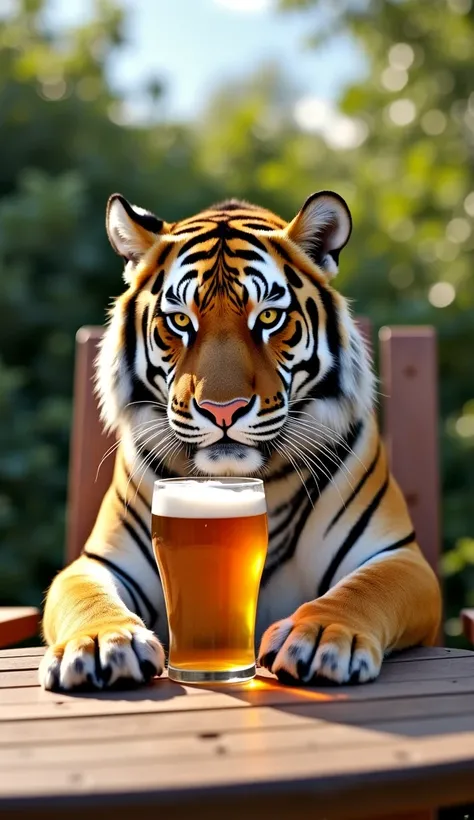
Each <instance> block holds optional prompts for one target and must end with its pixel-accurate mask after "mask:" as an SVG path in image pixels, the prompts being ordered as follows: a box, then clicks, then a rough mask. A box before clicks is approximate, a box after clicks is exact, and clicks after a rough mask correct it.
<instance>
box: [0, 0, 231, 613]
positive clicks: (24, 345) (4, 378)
mask: <svg viewBox="0 0 474 820" xmlns="http://www.w3.org/2000/svg"><path fill="white" fill-rule="evenodd" d="M14 8H15V12H14V13H13V15H12V16H10V17H8V18H4V19H2V20H0V120H1V122H2V128H1V130H0V153H1V156H2V163H1V166H0V197H1V198H0V350H1V356H0V565H1V567H2V572H1V573H0V602H1V603H3V604H9V603H11V604H15V603H23V604H35V603H36V604H37V603H39V602H40V601H41V598H42V595H43V592H44V590H45V589H46V586H47V584H48V583H49V581H50V579H51V577H52V575H53V572H54V571H55V570H56V569H57V568H58V567H59V566H60V564H61V561H62V555H63V544H64V514H65V498H66V495H65V489H66V478H67V457H68V441H69V426H70V416H71V390H72V376H73V352H74V334H75V331H76V330H77V328H79V327H80V326H81V325H82V324H87V323H101V322H102V321H103V319H104V312H105V309H106V306H107V304H108V303H109V300H110V297H111V296H113V295H114V294H117V293H118V292H120V290H121V289H122V282H121V274H120V263H119V261H118V260H117V261H115V260H114V257H113V255H112V254H111V251H110V247H109V245H108V242H107V240H106V237H105V229H104V209H105V203H106V200H107V197H108V196H109V195H110V193H112V192H113V191H115V190H123V192H124V193H125V194H126V195H127V196H128V197H130V198H131V200H132V201H139V202H140V203H141V204H143V205H145V206H147V207H150V208H152V209H155V210H157V211H158V212H159V211H162V212H163V215H164V216H165V217H166V218H168V219H173V218H174V217H177V216H178V215H182V214H183V213H191V212H192V211H193V210H194V209H195V208H199V207H201V206H202V205H204V204H205V203H207V202H208V201H209V199H213V198H215V197H220V196H221V192H220V191H214V190H212V185H210V184H209V182H208V181H206V180H205V179H204V178H203V175H202V174H201V173H200V172H199V171H198V170H196V168H195V161H194V155H195V148H194V141H193V137H192V133H191V132H190V131H189V130H188V129H185V128H182V127H174V126H165V125H162V126H159V127H158V126H157V127H149V128H139V127H133V125H130V124H129V127H124V124H127V123H129V119H130V116H131V115H132V114H133V112H130V110H129V104H128V103H127V102H125V101H124V100H122V99H121V98H120V97H119V96H118V95H117V94H115V93H114V92H113V91H112V90H111V88H110V85H109V83H108V80H107V76H106V70H105V69H106V64H107V61H108V59H109V57H110V55H111V52H112V51H113V49H114V48H116V47H118V46H119V45H120V44H121V43H122V40H123V35H122V28H123V20H122V15H121V12H120V11H119V10H118V9H117V7H116V6H114V5H112V4H109V3H107V2H97V3H96V13H95V17H94V19H93V20H92V21H91V22H90V23H88V24H87V25H85V26H83V27H81V28H76V29H74V30H71V31H62V32H56V31H55V32H53V31H50V30H47V29H46V28H45V25H44V23H43V19H44V15H43V12H44V9H45V3H44V2H43V0H21V2H17V3H16V4H15V6H14ZM149 93H152V94H153V97H154V99H155V101H156V100H157V98H158V96H159V94H160V93H161V89H160V87H159V85H158V83H157V81H155V82H154V84H153V86H152V87H150V88H149Z"/></svg>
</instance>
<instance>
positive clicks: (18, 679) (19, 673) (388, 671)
mask: <svg viewBox="0 0 474 820" xmlns="http://www.w3.org/2000/svg"><path fill="white" fill-rule="evenodd" d="M470 675H472V676H474V652H471V653H466V654H465V655H464V656H461V657H456V656H455V657H448V658H445V659H443V661H441V662H440V661H439V660H436V659H435V660H430V659H428V658H426V659H425V660H424V662H421V663H415V662H414V661H412V662H411V663H410V664H409V665H406V664H404V663H400V662H399V663H392V664H387V665H386V666H385V667H384V668H383V669H382V672H381V675H380V678H379V679H378V680H377V681H375V682H374V683H371V684H369V688H370V690H371V691H372V690H374V689H376V688H377V687H380V686H385V685H386V684H387V683H393V682H395V681H398V680H403V682H404V683H408V682H410V681H425V680H444V679H446V678H451V677H457V678H461V677H466V676H470ZM259 678H260V680H267V681H272V680H273V681H275V683H276V679H275V678H273V677H272V676H266V675H264V673H263V670H262V674H261V675H260V676H259ZM155 685H156V684H155ZM37 686H38V673H37V671H36V670H34V669H22V670H21V669H20V670H8V671H6V672H5V671H3V672H0V690H1V689H12V688H31V687H37ZM251 688H252V686H250V687H249V685H248V684H234V685H233V686H232V687H231V689H229V687H226V688H225V690H223V691H231V692H240V691H243V692H247V691H249V690H251ZM316 688H317V687H316ZM312 689H313V687H305V688H304V690H305V691H312ZM341 689H342V687H337V688H335V687H331V689H330V690H328V688H327V687H326V688H325V692H326V693H328V692H329V691H332V692H335V693H336V692H340V691H341ZM219 690H220V687H218V686H215V687H213V688H212V689H208V688H206V687H199V688H198V687H188V688H187V689H186V691H187V693H188V694H199V693H201V694H202V693H204V692H209V693H210V692H211V691H214V692H216V691H219ZM302 690H303V687H302ZM292 691H294V689H293V690H292ZM350 691H351V692H352V691H355V690H354V687H350ZM138 696H140V695H138ZM2 702H3V695H1V696H0V704H1V703H2Z"/></svg>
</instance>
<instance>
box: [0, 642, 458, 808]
mask: <svg viewBox="0 0 474 820" xmlns="http://www.w3.org/2000/svg"><path fill="white" fill-rule="evenodd" d="M41 651H42V650H41V649H36V648H33V649H18V650H5V651H3V652H0V689H1V691H0V816H1V817H8V818H12V820H20V818H42V819H43V820H45V819H46V818H48V820H53V818H66V817H67V818H68V820H75V818H79V817H81V818H84V817H85V818H86V819H87V820H93V818H101V820H104V818H107V817H113V818H114V820H118V818H120V819H122V818H132V819H134V818H137V820H138V818H139V820H148V818H153V820H158V819H159V818H163V817H164V813H165V812H166V818H167V820H168V819H169V818H171V820H175V818H176V819H177V818H195V817H196V818H203V820H204V818H213V820H214V818H216V820H217V818H219V820H228V818H239V820H243V819H245V820H246V818H257V817H259V818H263V817H271V818H275V817H276V818H278V817H282V818H283V817H284V818H287V820H291V819H292V818H296V817H298V818H301V817H305V816H307V817H310V818H316V820H318V818H319V819H320V820H322V818H328V820H329V819H330V818H352V817H361V818H370V817H373V816H375V815H389V814H390V815H395V814H397V813H403V812H408V815H407V818H408V817H409V818H410V820H413V818H415V817H416V818H417V820H418V817H420V820H421V818H425V817H429V812H428V813H427V812H426V810H427V809H430V808H434V807H436V806H441V805H451V804H454V803H461V802H463V803H468V802H470V801H472V802H474V653H473V652H461V651H456V650H450V649H419V650H413V651H410V652H406V653H404V654H402V655H399V656H398V657H396V658H395V657H394V658H392V659H390V660H388V661H387V662H386V663H385V665H384V669H383V672H382V676H381V678H380V680H379V681H377V682H376V683H374V684H369V685H365V686H352V687H343V688H333V687H323V686H320V687H318V688H311V689H299V688H292V687H286V686H282V685H280V684H278V683H277V681H276V680H275V679H273V678H272V677H271V676H270V675H267V674H265V673H263V672H262V673H261V674H260V675H259V676H258V678H257V679H256V680H255V681H252V682H251V683H248V684H241V685H232V686H227V687H222V686H221V687H213V688H211V687H207V686H206V687H185V686H181V685H178V684H174V683H172V682H171V681H168V680H167V679H166V678H164V679H161V680H156V681H155V682H154V684H153V685H151V686H149V687H148V688H146V689H141V690H135V691H129V692H113V693H108V694H98V695H95V694H86V695H84V694H82V695H77V696H67V695H64V694H51V693H45V692H42V691H41V690H40V689H39V688H38V686H37V679H36V676H37V672H36V670H37V667H38V663H39V659H40V655H41ZM420 810H423V812H422V813H420V814H418V813H417V812H419V811H420ZM303 813H304V814H303Z"/></svg>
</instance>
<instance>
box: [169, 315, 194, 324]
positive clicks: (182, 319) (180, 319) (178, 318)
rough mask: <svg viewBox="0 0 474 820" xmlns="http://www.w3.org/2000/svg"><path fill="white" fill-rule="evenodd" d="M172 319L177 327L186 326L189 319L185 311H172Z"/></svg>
mask: <svg viewBox="0 0 474 820" xmlns="http://www.w3.org/2000/svg"><path fill="white" fill-rule="evenodd" d="M173 320H174V323H175V324H176V325H177V326H178V327H187V326H188V325H189V323H190V321H191V319H190V318H189V316H186V314H185V313H174V314H173Z"/></svg>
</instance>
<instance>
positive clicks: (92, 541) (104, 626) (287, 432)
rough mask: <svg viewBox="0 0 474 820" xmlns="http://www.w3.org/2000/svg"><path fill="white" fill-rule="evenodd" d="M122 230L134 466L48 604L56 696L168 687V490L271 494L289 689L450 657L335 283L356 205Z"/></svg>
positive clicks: (107, 374) (122, 319)
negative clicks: (390, 664)
mask: <svg viewBox="0 0 474 820" xmlns="http://www.w3.org/2000/svg"><path fill="white" fill-rule="evenodd" d="M106 229H107V234H108V237H109V240H110V243H111V245H112V248H113V250H114V251H115V252H116V253H117V254H118V255H119V256H120V257H122V260H123V277H124V281H125V290H124V292H123V293H122V294H121V295H119V296H118V297H117V298H116V299H115V300H114V301H113V304H112V308H111V310H110V312H109V316H108V321H107V325H106V330H105V332H104V337H103V342H102V344H101V348H100V352H99V355H98V359H97V368H96V380H97V384H96V387H97V394H98V401H99V403H100V410H101V417H102V419H103V422H104V425H105V426H106V428H107V429H108V430H109V431H114V432H115V434H116V441H117V450H116V455H115V466H114V473H113V480H112V483H111V485H110V487H109V489H108V491H107V492H106V494H105V497H104V499H103V502H102V505H101V507H100V511H99V513H98V517H97V520H96V522H95V525H94V527H93V529H92V532H91V534H90V537H89V538H88V540H87V542H86V544H85V545H84V549H83V552H82V553H81V555H80V557H79V558H78V559H77V560H75V561H74V562H73V563H71V564H70V565H69V566H68V567H66V568H65V569H63V570H62V571H60V572H59V573H58V574H57V575H56V577H55V578H54V580H53V582H52V584H51V586H50V588H49V590H48V593H47V596H46V602H45V609H44V619H43V633H44V638H45V642H46V644H47V648H46V650H45V654H44V656H43V659H42V662H41V666H40V673H39V674H40V682H41V684H42V686H43V687H44V688H45V689H53V690H54V689H61V690H66V691H67V690H73V689H76V688H82V687H88V688H92V689H102V690H103V689H107V688H108V687H111V686H116V687H120V686H122V685H125V684H126V685H132V684H133V685H138V684H141V683H147V682H149V681H150V679H151V678H153V677H154V676H159V675H161V674H162V673H163V670H164V669H165V652H164V649H163V647H164V646H166V645H167V641H168V628H167V618H166V608H165V600H164V594H163V590H162V586H161V583H160V577H159V572H158V569H157V566H156V562H155V558H154V555H153V551H152V542H151V535H150V518H151V500H152V492H153V483H154V481H155V480H156V479H157V478H162V477H165V478H167V477H182V476H192V475H196V476H255V477H262V478H263V479H264V485H265V494H266V501H267V507H268V524H269V546H268V553H267V558H266V562H265V566H264V569H263V574H262V579H261V587H260V593H259V601H258V609H257V616H256V648H257V653H256V655H257V659H258V663H259V665H260V666H261V667H263V668H266V669H267V670H269V672H270V673H272V674H273V675H275V676H276V677H277V678H278V679H279V680H280V681H287V682H292V683H294V684H297V683H300V684H309V683H313V684H314V682H317V681H318V680H319V681H325V682H328V681H329V682H332V683H333V684H347V683H357V682H358V683H365V682H367V681H371V680H373V679H375V678H376V677H377V676H378V674H379V672H380V669H381V665H382V661H383V659H384V657H385V656H386V655H387V654H388V653H390V652H392V651H394V650H401V649H404V648H407V647H411V646H414V645H432V644H433V643H434V642H435V641H436V638H437V634H438V628H439V624H440V613H441V602H440V589H439V584H438V581H437V578H436V576H435V574H434V572H433V571H432V569H431V568H430V567H429V565H428V563H427V562H426V561H425V559H424V557H423V555H422V553H421V550H420V548H419V546H418V544H417V540H416V535H415V532H414V530H413V525H412V522H411V520H410V515H409V512H408V509H407V505H406V503H405V500H404V498H403V495H402V493H401V491H400V489H399V487H398V485H397V482H396V480H395V478H394V477H393V475H392V474H391V472H390V468H389V464H388V462H387V455H386V452H385V449H384V445H383V443H382V440H381V437H380V434H379V430H378V424H377V413H376V410H377V407H376V395H375V393H376V391H375V387H374V385H375V376H374V370H373V364H372V360H371V356H370V354H369V352H368V349H367V345H366V343H365V342H364V339H363V337H362V335H361V332H360V330H359V329H358V326H357V323H356V321H355V320H354V318H353V317H352V314H351V306H350V305H349V302H348V300H347V299H346V298H344V297H343V296H342V295H341V294H340V293H339V291H338V290H336V288H335V286H334V278H335V276H336V274H337V272H338V268H339V257H340V253H341V251H342V250H343V248H344V247H345V245H346V244H347V242H348V240H349V237H350V235H351V231H352V217H351V213H350V210H349V207H348V205H347V203H346V202H345V200H344V199H343V198H342V197H341V196H339V195H338V194H336V193H334V192H332V191H320V192H318V193H314V194H312V195H311V196H309V198H308V199H307V200H306V202H305V203H304V204H303V207H302V208H301V210H300V211H299V212H298V213H297V215H296V216H295V217H294V219H292V220H291V221H290V222H286V221H285V220H283V219H282V218H280V217H279V216H277V215H275V214H274V213H273V212H271V211H269V210H267V209H265V208H262V207H258V206H256V205H253V204H250V203H249V202H246V201H242V200H237V199H230V200H226V201H224V202H220V203H218V204H215V205H213V206H211V207H209V208H207V209H206V210H203V211H201V212H200V213H198V214H196V215H194V216H191V217H189V218H185V219H183V220H180V221H176V222H166V221H165V220H162V219H160V218H158V217H157V216H155V215H154V214H153V213H152V212H151V211H148V210H146V209H144V208H141V207H138V206H136V205H132V204H131V203H130V202H129V201H128V200H127V199H125V197H124V196H122V195H121V194H113V195H112V196H111V197H110V199H109V201H108V204H107V212H106ZM85 446H87V432H86V445H85ZM258 646H259V649H258Z"/></svg>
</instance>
